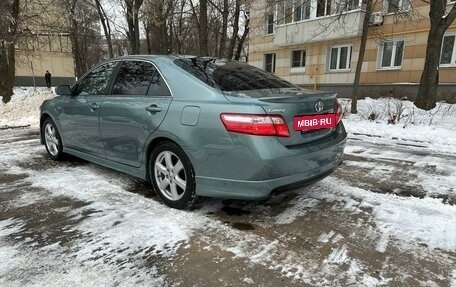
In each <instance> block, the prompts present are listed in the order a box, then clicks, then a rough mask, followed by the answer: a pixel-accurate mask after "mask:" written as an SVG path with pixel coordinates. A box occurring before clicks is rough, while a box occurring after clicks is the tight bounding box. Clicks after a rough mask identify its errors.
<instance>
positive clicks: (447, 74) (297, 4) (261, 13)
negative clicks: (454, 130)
mask: <svg viewBox="0 0 456 287" xmlns="http://www.w3.org/2000/svg"><path fill="white" fill-rule="evenodd" d="M374 2H375V4H374V13H373V15H372V17H371V18H370V20H369V36H368V40H367V45H366V50H365V56H364V61H363V64H362V72H361V80H360V83H361V89H360V96H370V97H380V96H394V97H401V98H402V97H408V98H410V99H414V97H415V95H416V93H417V88H418V83H419V81H420V77H421V74H422V70H423V68H424V62H425V55H426V43H427V37H428V33H429V28H430V22H429V17H428V14H429V4H426V3H425V2H424V1H421V0H388V1H386V0H385V1H382V0H379V1H374ZM454 3H455V1H451V3H448V5H447V8H448V9H450V8H451V7H452V5H454ZM363 8H364V7H363V1H362V0H295V1H293V0H281V1H277V2H270V3H269V2H268V1H267V0H266V1H264V0H257V1H256V2H254V3H253V5H252V9H251V11H250V14H251V22H252V26H253V28H252V32H251V34H250V39H249V63H250V64H252V65H254V66H257V67H259V68H262V69H265V70H267V71H269V72H272V73H275V74H276V75H278V76H280V77H282V78H284V79H286V80H288V81H290V82H292V83H295V84H298V85H301V86H304V87H307V88H312V89H323V90H332V91H336V92H338V93H339V95H341V96H344V97H350V96H351V92H352V83H353V81H354V78H355V68H356V64H357V59H358V54H359V46H360V42H361V33H362V27H363V20H364V15H365V12H364V11H363ZM455 37H456V25H453V26H451V27H450V28H449V29H448V31H447V33H446V35H445V37H444V40H443V48H442V56H441V64H440V78H439V79H440V85H439V97H440V98H441V99H446V100H450V101H456V73H455V72H456V45H455Z"/></svg>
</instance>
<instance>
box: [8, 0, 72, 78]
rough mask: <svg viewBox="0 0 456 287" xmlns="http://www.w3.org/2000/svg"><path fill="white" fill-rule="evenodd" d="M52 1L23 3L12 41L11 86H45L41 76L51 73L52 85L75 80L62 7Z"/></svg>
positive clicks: (69, 42) (69, 41) (43, 0)
mask: <svg viewBox="0 0 456 287" xmlns="http://www.w3.org/2000/svg"><path fill="white" fill-rule="evenodd" d="M55 3H57V2H55V1H52V0H42V1H38V2H37V1H24V2H23V6H21V13H22V14H23V19H25V20H23V21H22V22H21V26H20V28H21V33H20V34H19V38H18V40H17V42H16V52H15V55H16V57H15V60H16V78H15V86H45V80H44V74H45V73H46V71H49V72H50V73H51V74H52V85H53V86H55V85H59V84H71V83H74V80H75V72H74V61H73V54H72V49H71V47H72V46H71V40H70V37H69V33H68V25H67V22H66V19H65V17H62V11H63V10H62V9H63V8H62V7H60V6H56V4H55Z"/></svg>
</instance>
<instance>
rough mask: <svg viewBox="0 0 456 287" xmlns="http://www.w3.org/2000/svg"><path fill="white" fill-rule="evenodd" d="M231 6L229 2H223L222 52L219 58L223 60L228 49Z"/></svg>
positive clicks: (226, 0) (220, 51) (225, 0)
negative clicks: (227, 40) (227, 39)
mask: <svg viewBox="0 0 456 287" xmlns="http://www.w3.org/2000/svg"><path fill="white" fill-rule="evenodd" d="M228 9H229V6H228V0H223V10H222V35H221V38H220V50H219V57H220V58H223V57H224V56H225V49H226V36H227V32H228V15H229V12H230V11H229V10H228Z"/></svg>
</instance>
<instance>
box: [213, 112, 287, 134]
mask: <svg viewBox="0 0 456 287" xmlns="http://www.w3.org/2000/svg"><path fill="white" fill-rule="evenodd" d="M220 119H221V120H222V123H223V125H224V126H225V128H226V130H227V131H229V132H235V133H242V134H249V135H257V136H279V137H289V136H290V132H289V131H288V127H287V123H286V121H285V119H284V118H283V117H282V116H280V115H251V114H221V115H220Z"/></svg>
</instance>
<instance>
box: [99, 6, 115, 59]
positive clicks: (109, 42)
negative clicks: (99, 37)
mask: <svg viewBox="0 0 456 287" xmlns="http://www.w3.org/2000/svg"><path fill="white" fill-rule="evenodd" d="M94 1H95V7H96V8H97V13H98V17H99V18H100V22H101V25H102V27H103V32H104V34H105V38H106V44H107V46H108V54H109V58H112V57H114V52H113V49H112V38H111V25H110V23H109V21H108V20H107V18H108V17H107V16H106V12H105V10H104V8H103V5H101V2H100V0H94Z"/></svg>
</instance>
